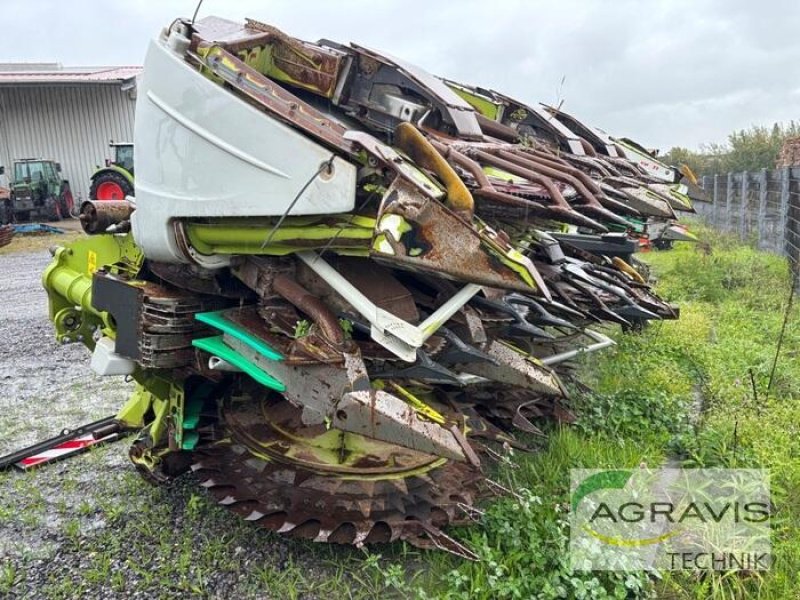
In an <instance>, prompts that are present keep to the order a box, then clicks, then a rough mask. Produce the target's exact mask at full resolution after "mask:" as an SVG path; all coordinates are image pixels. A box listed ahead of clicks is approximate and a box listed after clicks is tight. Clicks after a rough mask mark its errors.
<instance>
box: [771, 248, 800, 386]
mask: <svg viewBox="0 0 800 600" xmlns="http://www.w3.org/2000/svg"><path fill="white" fill-rule="evenodd" d="M789 268H790V269H791V270H792V271H793V274H792V289H791V290H790V291H789V302H788V304H787V305H786V312H785V313H784V314H783V325H781V333H780V335H779V336H778V347H777V348H776V349H775V359H774V360H773V361H772V371H771V372H770V374H769V382H768V383H767V393H766V394H765V395H766V397H767V398H769V391H770V389H771V388H772V380H773V379H774V378H775V369H776V368H777V366H778V356H779V355H780V353H781V346H782V345H783V336H784V334H785V333H786V325H787V324H788V323H789V314H790V313H791V312H792V302H793V301H794V290H795V288H796V287H797V283H798V281H797V273H798V272H799V271H796V270H795V269H793V268H792V265H791V263H790V264H789Z"/></svg>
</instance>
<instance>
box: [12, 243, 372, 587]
mask: <svg viewBox="0 0 800 600" xmlns="http://www.w3.org/2000/svg"><path fill="white" fill-rule="evenodd" d="M49 258H50V256H49V254H48V252H47V251H46V250H41V251H35V252H33V251H26V252H18V253H11V254H5V255H2V256H0V274H1V275H2V277H0V340H2V341H0V454H5V453H7V452H10V451H12V450H15V449H17V448H19V447H22V446H25V445H28V444H30V443H33V442H36V441H39V440H42V439H45V438H47V437H50V436H53V435H56V434H57V433H58V432H59V431H61V430H62V429H63V428H65V427H74V426H77V425H80V424H82V423H86V422H89V421H91V420H95V419H99V418H102V417H105V416H107V415H110V414H114V412H115V411H116V410H117V409H118V408H119V406H120V405H121V404H122V402H124V400H125V399H126V396H127V394H128V393H129V391H130V385H129V384H127V383H125V382H124V381H123V380H122V379H121V378H118V377H111V378H100V377H97V376H95V375H94V374H93V373H92V372H91V371H90V369H89V353H88V351H87V350H86V349H85V348H84V347H83V346H82V345H79V344H72V345H65V346H61V345H58V344H56V342H55V341H54V336H53V330H52V327H51V325H50V322H49V321H48V319H47V297H46V294H45V292H44V291H43V289H42V287H41V283H40V281H39V278H40V275H41V273H42V270H43V269H44V267H45V266H46V265H47V263H48V261H49ZM127 449H128V443H127V442H126V441H121V442H117V443H115V444H110V445H108V446H105V447H102V448H96V449H93V450H92V451H90V452H88V453H86V454H84V455H81V456H79V457H73V458H70V459H67V460H65V461H63V462H61V463H55V464H53V465H49V466H45V467H43V468H41V469H39V470H36V471H34V472H31V473H20V472H16V471H9V472H6V473H0V597H25V598H75V597H84V596H89V595H91V596H95V597H101V598H110V597H134V598H167V597H175V596H176V595H183V596H188V597H214V598H217V597H219V598H228V597H234V598H273V597H274V598H286V597H301V598H306V597H308V598H313V597H320V596H329V597H335V598H339V597H372V596H373V594H378V593H379V589H378V588H379V587H381V586H380V584H379V583H375V582H377V580H374V581H373V580H371V579H369V578H368V577H363V578H362V577H361V576H359V578H358V585H356V584H354V582H353V580H352V578H351V571H352V570H351V564H352V565H355V566H354V567H353V569H355V568H356V567H358V566H359V565H360V561H361V558H362V554H361V553H360V552H359V551H356V550H352V549H349V548H341V547H337V548H331V547H326V546H322V545H312V544H309V543H303V542H297V541H292V540H285V539H283V538H280V537H278V536H276V535H274V534H271V533H268V532H264V531H263V530H259V529H257V528H256V527H253V526H252V525H250V524H248V523H244V522H242V521H240V520H239V519H238V518H236V517H235V516H233V515H231V514H229V513H228V512H227V511H224V510H223V509H221V508H218V507H216V506H215V505H212V504H211V503H210V502H209V501H208V500H207V497H206V495H205V493H204V492H203V491H202V489H201V488H198V487H196V485H195V484H196V482H195V481H193V479H192V477H191V476H187V477H184V478H183V479H182V480H181V481H179V482H178V483H176V484H174V485H172V486H170V487H166V488H155V487H150V486H148V485H147V484H146V483H144V482H143V481H142V480H141V479H140V478H139V477H138V475H137V474H136V473H135V471H134V469H133V468H132V466H131V465H130V463H129V462H128V459H127ZM378 576H379V574H378ZM370 581H373V583H374V587H373V585H371V584H370ZM384 597H385V596H384Z"/></svg>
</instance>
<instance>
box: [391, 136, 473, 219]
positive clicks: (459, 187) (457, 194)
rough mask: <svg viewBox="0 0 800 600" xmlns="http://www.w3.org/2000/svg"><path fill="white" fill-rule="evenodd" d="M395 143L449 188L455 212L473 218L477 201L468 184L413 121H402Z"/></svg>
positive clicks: (452, 207) (448, 195)
mask: <svg viewBox="0 0 800 600" xmlns="http://www.w3.org/2000/svg"><path fill="white" fill-rule="evenodd" d="M394 135H395V144H397V146H398V148H400V149H401V150H402V151H403V152H405V153H406V154H408V156H409V157H410V158H411V160H413V161H414V162H415V163H416V164H417V165H419V166H421V167H423V168H426V169H430V170H431V171H433V172H434V173H435V174H436V176H437V177H438V178H439V179H440V180H441V181H442V183H444V185H445V187H446V188H447V205H448V206H449V208H451V209H452V210H454V211H455V212H457V213H459V214H461V215H462V216H465V217H467V218H468V219H471V218H472V214H473V212H474V210H475V203H474V201H473V199H472V194H470V192H469V190H468V189H467V186H466V185H464V182H463V181H462V180H461V178H460V177H459V176H458V173H456V172H455V170H453V167H451V166H450V165H449V164H448V162H447V161H446V160H445V159H444V157H443V156H442V155H441V154H439V152H438V151H437V150H436V148H434V147H433V145H432V144H431V143H430V142H429V141H428V140H427V139H426V138H425V136H424V135H422V133H421V132H420V130H419V129H417V128H416V127H414V125H412V124H411V123H400V125H398V126H397V128H396V129H395V130H394Z"/></svg>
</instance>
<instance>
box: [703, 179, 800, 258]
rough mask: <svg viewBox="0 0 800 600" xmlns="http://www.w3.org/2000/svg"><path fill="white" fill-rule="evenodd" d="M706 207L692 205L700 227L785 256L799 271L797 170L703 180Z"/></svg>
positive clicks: (799, 232) (799, 212) (799, 240)
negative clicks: (710, 228)
mask: <svg viewBox="0 0 800 600" xmlns="http://www.w3.org/2000/svg"><path fill="white" fill-rule="evenodd" d="M702 183H703V189H705V190H706V192H707V193H708V195H709V196H710V197H711V198H712V202H711V203H707V202H696V203H695V209H696V210H697V213H698V215H699V216H700V217H701V218H702V219H703V220H704V221H705V222H706V224H708V225H710V226H711V227H714V228H715V229H718V230H721V231H725V232H728V233H733V234H736V235H738V236H739V238H740V239H742V240H745V241H750V242H751V243H753V244H755V245H757V246H758V248H760V249H762V250H766V251H769V252H775V253H777V254H781V255H784V256H787V257H788V258H789V259H790V262H791V263H792V266H793V268H794V269H800V167H784V168H781V169H775V170H772V171H769V170H767V169H763V170H761V171H756V172H748V171H744V172H742V173H728V174H727V175H713V176H708V175H707V176H705V177H703V182H702Z"/></svg>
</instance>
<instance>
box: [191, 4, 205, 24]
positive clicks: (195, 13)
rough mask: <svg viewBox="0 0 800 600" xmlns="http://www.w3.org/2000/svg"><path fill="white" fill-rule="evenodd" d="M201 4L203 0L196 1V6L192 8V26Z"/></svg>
mask: <svg viewBox="0 0 800 600" xmlns="http://www.w3.org/2000/svg"><path fill="white" fill-rule="evenodd" d="M202 5H203V0H200V2H198V3H197V8H195V9H194V14H193V15H192V25H193V26H194V20H195V19H196V18H197V13H199V12H200V7H201V6H202Z"/></svg>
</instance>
